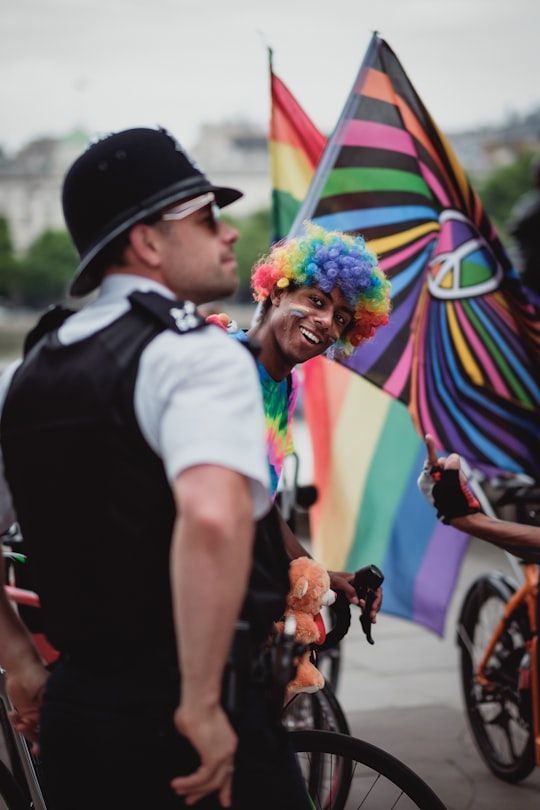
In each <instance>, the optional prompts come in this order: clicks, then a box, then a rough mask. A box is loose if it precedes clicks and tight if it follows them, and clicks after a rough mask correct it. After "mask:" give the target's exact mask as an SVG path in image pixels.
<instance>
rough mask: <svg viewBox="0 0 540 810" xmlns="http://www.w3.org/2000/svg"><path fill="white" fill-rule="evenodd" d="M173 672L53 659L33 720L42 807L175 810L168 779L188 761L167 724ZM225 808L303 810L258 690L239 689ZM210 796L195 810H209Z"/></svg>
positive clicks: (192, 758)
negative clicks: (242, 698) (240, 705)
mask: <svg viewBox="0 0 540 810" xmlns="http://www.w3.org/2000/svg"><path fill="white" fill-rule="evenodd" d="M177 700H178V674H177V672H176V670H175V667H174V666H171V665H164V664H163V663H161V664H160V665H157V664H156V662H155V661H152V659H151V658H148V659H146V660H145V661H144V662H143V661H141V662H136V661H131V662H130V663H129V664H125V663H121V664H120V663H119V662H114V663H113V664H112V665H111V664H110V663H109V665H108V662H107V661H104V660H102V661H100V663H99V668H96V667H94V666H91V665H90V666H89V665H87V664H86V663H81V662H80V661H76V660H74V659H70V658H67V659H65V660H61V661H60V662H59V663H58V664H57V665H56V667H55V668H54V670H53V672H52V674H51V677H50V679H49V682H48V684H47V689H46V694H45V701H44V707H43V711H42V716H41V732H40V745H41V758H42V772H43V788H44V794H45V799H46V802H47V808H48V810H74V808H77V810H124V809H125V810H179V808H182V807H184V806H185V805H184V802H183V800H182V799H181V798H180V797H178V796H176V795H175V794H174V793H173V791H172V789H171V788H170V785H169V783H170V780H171V779H172V778H173V777H175V776H178V775H180V774H185V773H190V772H192V771H193V770H195V768H196V767H197V765H198V757H197V754H196V752H195V751H194V749H193V748H192V746H191V745H190V743H189V742H188V741H187V740H186V739H185V738H183V737H181V736H180V735H179V734H178V732H177V731H176V729H175V728H174V726H173V723H172V715H173V711H174V708H175V706H176V704H177ZM237 731H238V734H239V747H238V751H237V755H236V761H235V776H234V784H233V808H234V810H289V808H290V810H309V808H311V804H310V802H309V800H308V798H307V794H306V790H305V788H304V782H303V779H302V776H301V774H300V771H299V768H298V765H297V762H296V758H295V756H294V754H293V752H292V750H291V749H290V746H289V743H288V738H287V733H286V731H285V730H284V729H282V728H281V727H279V726H278V727H276V726H275V724H272V723H270V722H269V718H268V713H267V707H266V701H265V698H264V693H263V690H262V689H261V688H259V687H256V686H253V687H251V688H250V689H249V690H248V694H247V698H246V706H245V710H244V712H243V714H242V719H241V720H240V721H239V722H238V728H237ZM219 807H220V805H219V802H218V800H217V795H215V796H211V797H208V798H207V799H203V800H202V801H201V802H199V803H197V804H196V805H195V810H217V808H219Z"/></svg>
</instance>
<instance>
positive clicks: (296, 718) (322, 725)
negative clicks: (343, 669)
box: [281, 683, 351, 734]
mask: <svg viewBox="0 0 540 810" xmlns="http://www.w3.org/2000/svg"><path fill="white" fill-rule="evenodd" d="M281 722H282V724H283V725H284V726H285V728H287V729H288V730H289V731H302V730H306V729H319V730H322V731H334V732H338V733H340V734H350V733H351V731H350V728H349V723H348V721H347V718H346V716H345V713H344V711H343V709H342V707H341V704H340V702H339V700H338V699H337V697H336V695H335V693H334V691H333V690H332V688H331V686H330V684H328V683H325V685H324V686H323V688H322V689H319V690H317V692H298V693H296V694H295V695H293V696H292V697H291V698H290V700H289V701H288V702H287V703H286V704H285V705H284V707H283V710H282V713H281Z"/></svg>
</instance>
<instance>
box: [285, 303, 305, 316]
mask: <svg viewBox="0 0 540 810" xmlns="http://www.w3.org/2000/svg"><path fill="white" fill-rule="evenodd" d="M289 308H290V313H291V315H296V317H297V318H303V317H304V315H307V314H308V312H309V309H308V308H307V307H302V306H300V304H290V305H289Z"/></svg>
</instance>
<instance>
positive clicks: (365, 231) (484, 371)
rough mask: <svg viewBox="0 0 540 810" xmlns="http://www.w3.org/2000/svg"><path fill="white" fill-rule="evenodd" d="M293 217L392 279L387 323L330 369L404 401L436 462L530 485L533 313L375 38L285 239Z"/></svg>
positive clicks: (536, 357) (535, 440) (539, 328)
mask: <svg viewBox="0 0 540 810" xmlns="http://www.w3.org/2000/svg"><path fill="white" fill-rule="evenodd" d="M306 219H311V220H313V221H314V222H316V223H318V224H319V225H322V226H323V227H325V228H328V229H332V230H333V229H336V230H342V231H346V232H353V233H361V234H362V235H363V236H364V237H365V239H366V240H367V242H368V243H369V245H370V247H371V248H372V249H373V250H374V251H375V252H376V253H377V254H378V256H379V258H380V263H381V266H382V267H383V268H384V270H385V271H386V273H387V274H388V276H389V277H390V278H391V280H392V303H393V312H392V316H391V320H390V325H389V326H386V327H384V329H381V330H379V332H378V333H377V335H376V336H375V338H374V339H373V340H372V341H370V342H369V343H368V344H364V345H362V346H360V347H359V348H358V349H357V350H356V352H355V353H354V354H353V355H352V356H351V357H349V358H348V359H347V360H346V361H344V365H345V366H347V367H348V368H350V369H351V370H353V371H355V372H357V373H358V374H360V375H362V376H363V377H365V378H366V379H368V380H370V381H371V382H372V383H374V384H375V385H377V386H378V387H380V388H381V389H383V390H384V391H386V392H387V393H389V394H390V395H391V396H392V397H394V398H395V399H397V400H400V401H401V402H403V403H405V404H406V405H407V408H408V410H409V412H410V414H411V417H412V419H413V423H414V426H415V429H416V431H417V433H418V434H419V435H420V436H423V435H424V434H425V433H432V434H433V436H434V437H435V440H436V443H437V446H438V447H439V448H440V449H441V450H442V451H456V452H459V453H461V454H462V455H463V456H464V457H465V458H466V459H467V461H468V463H469V465H470V466H471V467H473V468H477V469H479V470H483V471H484V472H486V473H488V474H489V473H493V472H495V471H500V470H505V471H513V472H526V473H528V474H530V475H532V476H533V477H534V478H536V479H537V480H538V479H540V318H539V312H538V311H537V309H536V308H535V306H534V304H533V302H532V300H530V299H529V298H528V296H527V293H526V290H525V288H524V287H522V285H521V284H520V282H519V279H518V276H517V273H516V272H515V270H514V269H513V268H512V265H511V262H510V260H509V258H508V256H507V254H506V252H505V250H504V248H503V245H502V244H501V242H500V240H499V238H498V236H497V234H496V232H495V230H494V228H493V226H492V224H491V222H490V220H489V218H488V216H487V214H486V212H485V210H484V208H483V206H482V203H481V201H480V198H479V197H478V194H477V193H476V192H475V191H474V189H473V188H472V186H471V184H470V182H469V180H468V178H467V177H466V175H465V172H464V171H463V169H462V167H461V166H460V164H459V162H458V161H457V159H456V157H455V155H454V153H453V151H452V149H451V147H450V145H449V143H448V142H447V141H446V139H445V137H444V136H443V134H442V133H441V132H440V131H439V129H438V127H437V126H436V124H435V122H434V121H433V119H432V118H431V116H430V114H429V113H428V111H427V110H426V108H425V107H424V105H423V103H422V101H421V100H420V98H419V96H418V95H417V93H416V91H415V89H414V87H413V85H412V84H411V82H410V81H409V79H408V77H407V75H406V74H405V72H404V70H403V68H402V66H401V64H400V62H399V61H398V59H397V57H396V55H395V54H394V53H393V51H392V50H391V48H390V47H389V46H388V45H387V43H386V42H385V41H384V40H383V39H382V38H380V37H379V36H378V35H377V34H374V35H373V37H372V40H371V43H370V45H369V47H368V50H367V53H366V57H365V59H364V62H363V64H362V66H361V68H360V71H359V73H358V76H357V78H356V80H355V83H354V86H353V89H352V92H351V94H350V96H349V98H348V100H347V103H346V105H345V108H344V110H343V113H342V115H341V117H340V120H339V121H338V124H337V126H336V128H335V131H334V133H333V135H332V136H331V138H330V139H329V141H328V143H327V146H326V149H325V151H324V153H323V155H322V158H321V160H320V162H319V164H318V168H317V171H316V173H315V176H314V178H313V181H312V183H311V186H310V189H309V192H308V194H307V196H306V198H305V200H304V203H303V205H302V206H301V208H300V210H299V212H298V215H297V217H296V219H295V222H294V224H293V225H292V228H291V231H290V233H289V235H295V234H297V233H299V232H301V230H302V223H303V222H304V220H306ZM396 449H397V450H398V449H399V448H396Z"/></svg>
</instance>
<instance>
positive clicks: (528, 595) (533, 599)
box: [476, 563, 540, 765]
mask: <svg viewBox="0 0 540 810" xmlns="http://www.w3.org/2000/svg"><path fill="white" fill-rule="evenodd" d="M523 575H524V578H525V579H524V582H523V584H522V585H521V587H520V588H518V590H517V591H516V592H515V594H514V595H513V596H512V598H511V599H509V601H508V602H507V603H506V605H505V608H504V613H503V615H502V617H501V619H500V620H499V622H498V624H497V627H496V628H495V632H494V633H493V635H492V637H491V639H490V641H489V644H488V645H487V647H486V650H485V652H484V655H483V656H482V660H481V661H480V663H479V664H478V668H477V672H476V677H477V679H478V682H479V683H481V684H482V686H485V687H487V688H489V684H490V681H489V678H488V677H487V676H486V669H487V666H488V662H489V659H490V658H491V656H492V654H493V652H494V650H495V647H496V645H497V643H498V642H499V640H500V638H501V635H502V633H503V632H504V630H505V628H506V625H507V623H508V621H509V620H510V617H511V616H512V614H513V613H514V611H515V610H516V608H518V607H519V605H521V604H522V603H525V604H526V605H527V614H528V618H529V625H530V628H531V634H532V639H531V650H530V653H531V686H530V688H531V705H532V720H533V733H534V751H535V761H536V764H537V765H540V689H539V683H538V679H539V674H540V673H539V668H538V617H537V602H538V582H539V568H538V566H537V565H536V564H535V563H525V564H524V566H523Z"/></svg>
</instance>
